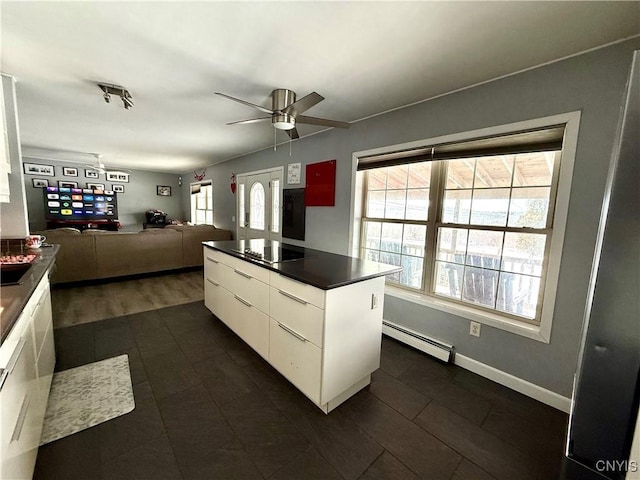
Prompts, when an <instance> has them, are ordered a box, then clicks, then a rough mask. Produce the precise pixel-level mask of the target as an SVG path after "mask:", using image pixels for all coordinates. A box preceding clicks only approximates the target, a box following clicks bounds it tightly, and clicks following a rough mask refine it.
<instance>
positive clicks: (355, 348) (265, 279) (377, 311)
mask: <svg viewBox="0 0 640 480" xmlns="http://www.w3.org/2000/svg"><path fill="white" fill-rule="evenodd" d="M204 258H205V305H206V306H207V308H209V310H211V311H212V312H213V313H214V315H216V316H217V317H218V318H220V320H222V321H223V322H224V323H225V324H227V325H228V326H229V328H231V329H232V330H233V331H234V332H236V333H237V334H238V335H239V336H240V337H241V338H242V339H243V340H245V341H246V342H247V343H248V344H249V345H250V346H251V347H252V348H253V349H254V350H256V351H257V352H258V353H259V354H260V355H262V356H263V357H264V358H265V359H267V360H268V361H269V363H270V364H271V365H272V366H273V367H274V368H275V369H276V370H278V371H279V372H280V373H281V374H282V375H284V376H285V377H286V378H287V379H288V380H289V381H290V382H291V383H292V384H294V385H295V386H296V387H297V388H298V389H299V390H300V391H301V392H302V393H304V394H305V395H306V396H307V397H309V399H311V400H312V401H313V402H314V403H315V404H316V405H317V406H318V407H320V408H321V409H322V410H323V411H324V412H325V413H328V412H329V411H331V410H332V409H334V408H335V407H337V406H338V405H339V404H340V403H342V402H343V401H345V400H346V399H347V398H349V397H350V396H352V395H353V394H354V393H356V392H358V391H359V390H360V389H362V388H363V387H364V386H366V385H368V384H369V383H370V380H371V373H372V372H373V371H375V370H376V369H378V368H379V366H380V343H381V336H382V305H381V304H380V305H378V306H377V307H376V308H373V306H372V295H377V298H378V299H380V303H382V299H383V298H384V277H376V278H373V279H368V280H363V281H360V282H356V283H352V284H349V285H346V286H344V287H339V288H333V289H330V290H322V289H319V288H316V287H313V286H311V285H307V284H305V283H301V282H298V281H295V280H292V279H290V278H287V277H285V276H283V275H280V274H278V273H276V272H273V271H270V270H268V269H266V268H263V267H261V266H259V265H255V264H252V263H249V262H247V261H244V260H241V259H239V258H236V257H233V256H231V255H226V254H224V253H222V252H219V251H217V250H212V249H210V248H208V247H204ZM239 272H240V273H239Z"/></svg>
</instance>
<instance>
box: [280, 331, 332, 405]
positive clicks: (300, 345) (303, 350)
mask: <svg viewBox="0 0 640 480" xmlns="http://www.w3.org/2000/svg"><path fill="white" fill-rule="evenodd" d="M270 328H271V330H270V332H269V343H270V345H269V347H270V349H269V362H270V363H271V365H273V367H274V368H275V369H276V370H278V371H279V372H280V373H281V374H282V375H284V376H285V377H286V378H287V379H288V380H289V381H290V382H291V383H293V384H294V385H295V386H296V387H297V388H298V389H299V390H300V391H301V392H302V393H304V394H305V395H306V396H307V397H309V398H310V399H311V400H313V401H314V402H315V403H316V404H320V378H321V375H320V373H321V371H322V350H321V349H320V348H318V347H317V346H315V345H314V344H313V343H311V342H310V341H308V340H306V339H305V338H304V337H303V336H301V335H299V334H297V333H295V332H293V331H292V330H290V329H289V328H287V327H286V326H285V325H283V324H281V323H279V322H277V321H276V320H274V319H271V325H270Z"/></svg>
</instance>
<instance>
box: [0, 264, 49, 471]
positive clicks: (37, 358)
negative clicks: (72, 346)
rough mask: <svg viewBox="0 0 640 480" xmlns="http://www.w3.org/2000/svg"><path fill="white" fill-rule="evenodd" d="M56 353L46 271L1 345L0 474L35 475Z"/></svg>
mask: <svg viewBox="0 0 640 480" xmlns="http://www.w3.org/2000/svg"><path fill="white" fill-rule="evenodd" d="M54 363H55V352H54V344H53V328H52V317H51V296H50V293H49V280H48V276H47V275H45V276H44V278H43V279H42V281H41V282H40V284H39V285H38V287H37V288H36V290H35V292H34V293H33V295H32V296H31V299H30V300H29V302H28V303H27V306H26V307H25V309H24V310H23V312H22V314H21V315H20V318H19V319H18V320H17V321H16V323H15V325H14V326H13V328H12V329H11V332H9V335H8V336H7V338H6V339H5V340H4V342H3V343H2V346H0V369H1V371H2V375H1V377H0V378H1V379H0V405H1V406H2V408H0V478H3V479H4V478H11V479H22V478H31V477H32V475H33V469H34V466H35V461H36V455H37V453H38V445H39V443H40V435H41V433H42V424H43V421H44V414H45V411H46V407H47V398H48V396H49V389H50V387H51V379H52V377H53V367H54Z"/></svg>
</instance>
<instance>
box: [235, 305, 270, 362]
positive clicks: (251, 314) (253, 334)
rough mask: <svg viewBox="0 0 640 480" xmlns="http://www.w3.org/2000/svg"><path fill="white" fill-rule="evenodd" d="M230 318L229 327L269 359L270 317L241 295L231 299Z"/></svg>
mask: <svg viewBox="0 0 640 480" xmlns="http://www.w3.org/2000/svg"><path fill="white" fill-rule="evenodd" d="M230 310H231V311H230V312H229V316H230V317H232V318H233V321H232V323H231V324H230V325H229V326H230V327H231V329H232V330H233V331H234V332H236V333H237V334H238V336H239V337H240V338H242V339H243V340H244V341H245V342H246V343H247V344H248V345H249V346H250V347H251V348H253V349H254V350H255V351H256V352H258V353H259V354H260V355H262V357H263V358H265V359H268V358H269V317H268V316H267V314H266V313H264V312H261V311H260V310H258V309H257V308H256V307H255V306H252V305H251V304H250V303H249V302H247V301H246V300H245V299H244V298H242V297H241V296H240V295H233V296H232V297H231V308H230Z"/></svg>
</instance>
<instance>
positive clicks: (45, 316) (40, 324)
mask: <svg viewBox="0 0 640 480" xmlns="http://www.w3.org/2000/svg"><path fill="white" fill-rule="evenodd" d="M31 318H32V321H33V332H34V334H35V341H36V355H39V354H40V350H41V349H42V342H43V341H44V337H45V335H46V334H47V332H48V331H49V330H50V329H51V328H52V325H53V324H52V318H51V294H50V293H49V289H48V288H47V289H45V290H44V291H43V292H42V294H41V295H40V298H39V299H38V300H37V304H36V306H35V307H34V308H33V312H32V314H31Z"/></svg>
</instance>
